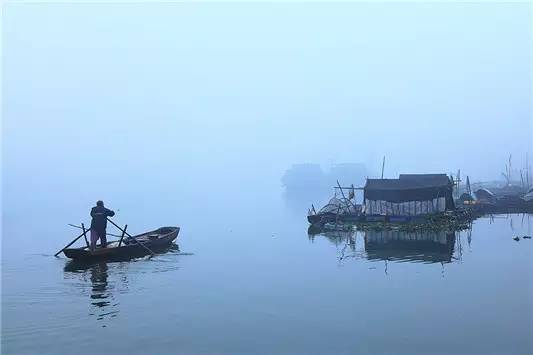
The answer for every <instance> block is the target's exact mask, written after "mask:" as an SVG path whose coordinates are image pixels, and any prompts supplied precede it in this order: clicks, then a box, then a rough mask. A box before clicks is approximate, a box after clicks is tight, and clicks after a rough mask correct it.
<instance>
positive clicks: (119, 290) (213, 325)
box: [2, 186, 533, 355]
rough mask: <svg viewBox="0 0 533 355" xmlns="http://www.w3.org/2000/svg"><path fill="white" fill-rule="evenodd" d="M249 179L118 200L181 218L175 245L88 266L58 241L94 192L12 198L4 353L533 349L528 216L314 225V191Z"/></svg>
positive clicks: (133, 215) (157, 216)
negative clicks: (83, 196) (241, 186)
mask: <svg viewBox="0 0 533 355" xmlns="http://www.w3.org/2000/svg"><path fill="white" fill-rule="evenodd" d="M238 191H239V190H238V189H235V190H231V189H230V190H227V191H226V190H220V189H219V190H216V191H211V192H209V194H207V193H206V194H205V196H206V198H207V196H210V197H209V198H210V201H207V202H206V201H205V200H203V199H200V200H198V199H196V198H195V197H194V196H195V195H196V194H195V193H194V192H183V193H182V194H181V195H180V198H181V201H180V202H179V203H177V201H175V200H174V198H171V197H168V196H166V198H165V195H164V194H162V195H161V196H159V197H158V198H159V200H158V201H151V203H157V204H158V205H157V206H158V207H157V208H152V207H150V206H148V207H147V206H145V205H144V202H142V201H140V202H139V201H137V203H136V204H135V203H133V202H131V203H128V202H122V205H121V206H112V205H110V204H109V207H110V208H115V209H117V208H118V207H120V208H118V210H117V216H116V217H115V221H117V222H118V223H121V224H124V223H128V230H130V231H131V232H132V233H134V232H135V233H140V232H142V231H144V230H147V229H149V228H151V227H158V226H160V225H180V226H181V228H182V230H181V233H180V236H179V239H178V242H177V246H176V247H175V248H174V249H173V250H171V251H170V252H168V253H167V254H164V255H159V256H156V257H154V258H151V259H148V258H145V259H138V260H135V261H132V262H121V263H98V264H94V265H91V266H88V267H85V268H76V267H73V265H71V264H70V263H69V262H68V260H67V259H66V258H64V257H63V256H62V257H59V258H55V257H53V256H52V255H53V254H54V252H55V251H56V250H58V249H60V247H61V246H62V245H64V244H66V243H67V242H68V241H69V240H70V239H72V237H73V236H75V235H77V234H78V231H77V230H74V229H71V228H70V227H68V226H65V223H63V222H72V223H79V221H84V222H85V223H87V224H88V223H89V219H88V217H85V216H87V213H88V208H90V207H91V204H90V203H85V204H83V203H80V205H79V206H78V205H75V206H63V205H61V206H59V207H58V208H54V207H53V206H49V207H47V208H44V209H41V210H40V211H39V213H36V212H35V213H30V214H29V216H31V217H30V220H31V223H29V222H28V220H27V219H26V220H24V219H23V218H22V217H21V216H20V215H17V214H10V213H8V212H6V209H5V208H4V219H3V221H4V224H3V248H2V249H3V264H2V353H3V354H18V355H21V354H54V355H59V354H71V353H76V354H80V355H81V354H103V353H116V354H129V355H133V354H145V353H153V354H251V353H254V354H354V353H361V354H415V353H419V354H450V353H454V354H531V353H533V340H532V337H531V334H533V326H532V322H533V297H532V295H533V293H532V285H533V282H532V275H533V274H532V271H533V240H529V239H521V240H519V241H514V240H513V239H512V238H513V237H515V236H523V235H528V234H529V235H531V234H532V233H533V218H532V217H530V216H527V215H526V216H524V215H512V216H495V217H494V218H482V219H478V220H476V221H475V223H474V224H473V228H472V230H470V231H463V232H460V233H456V234H454V233H452V234H445V233H441V234H426V235H424V234H418V235H406V234H398V233H386V234H380V233H366V234H365V233H361V232H358V233H328V234H327V235H314V236H311V235H308V233H307V227H308V224H307V221H306V218H305V217H306V207H307V203H308V200H309V199H310V198H309V197H302V195H303V196H305V194H301V195H300V196H298V194H296V196H287V195H286V194H284V193H283V191H282V189H281V187H279V188H278V187H275V186H274V187H272V188H271V189H265V190H263V191H259V192H258V193H257V194H256V195H254V196H251V195H250V194H242V193H241V194H239V192H238ZM113 198H114V201H127V198H126V195H124V196H122V199H120V198H119V196H113ZM317 198H318V197H317ZM44 200H46V199H41V200H40V201H41V202H42V201H44ZM258 200H259V201H261V203H257V201H258ZM204 202H205V203H204ZM315 202H319V201H316V200H315ZM322 202H323V201H322ZM115 203H117V202H115ZM146 203H148V202H146ZM67 207H68V208H67ZM134 207H135V208H134ZM28 208H31V207H28ZM69 218H71V219H70V220H68V221H66V220H67V219H69ZM76 218H78V219H76ZM126 218H127V220H126ZM23 221H24V222H23ZM108 228H109V231H110V232H111V227H108Z"/></svg>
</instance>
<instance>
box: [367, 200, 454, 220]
mask: <svg viewBox="0 0 533 355" xmlns="http://www.w3.org/2000/svg"><path fill="white" fill-rule="evenodd" d="M444 211H446V199H445V198H444V197H439V198H435V199H433V200H428V201H425V200H424V201H407V202H400V203H394V202H389V201H383V200H366V201H365V213H366V214H367V215H387V216H417V215H425V214H433V213H440V212H444Z"/></svg>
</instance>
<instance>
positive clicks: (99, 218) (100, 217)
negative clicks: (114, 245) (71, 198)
mask: <svg viewBox="0 0 533 355" xmlns="http://www.w3.org/2000/svg"><path fill="white" fill-rule="evenodd" d="M114 215H115V212H113V211H111V210H108V209H107V208H105V207H104V202H103V201H97V202H96V206H95V207H93V208H92V209H91V217H92V218H93V219H92V221H91V250H94V249H96V242H97V241H98V239H100V245H101V247H102V248H105V247H106V246H107V239H106V228H107V217H113V216H114Z"/></svg>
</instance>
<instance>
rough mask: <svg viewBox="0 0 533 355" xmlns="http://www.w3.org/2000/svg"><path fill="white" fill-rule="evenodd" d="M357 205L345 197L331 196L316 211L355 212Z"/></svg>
mask: <svg viewBox="0 0 533 355" xmlns="http://www.w3.org/2000/svg"><path fill="white" fill-rule="evenodd" d="M357 212H358V211H357V207H356V206H355V204H354V202H352V201H351V200H349V199H347V198H337V197H333V198H332V199H331V200H329V202H328V203H327V204H326V205H325V206H324V207H322V208H321V209H320V211H318V213H335V214H355V213H357Z"/></svg>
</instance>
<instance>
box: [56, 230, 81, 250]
mask: <svg viewBox="0 0 533 355" xmlns="http://www.w3.org/2000/svg"><path fill="white" fill-rule="evenodd" d="M85 233H86V232H83V233H82V234H80V235H79V236H77V237H76V238H75V239H74V240H73V241H72V242H70V243H68V244H67V245H66V246H65V247H64V248H63V249H61V250H60V251H58V252H57V253H55V254H54V256H58V255H59V254H61V252H62V251H63V250H65V249H67V248H68V247H69V246H71V245H72V244H74V243H76V241H77V240H78V239H80V238H81V237H83V236H84V235H85Z"/></svg>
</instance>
